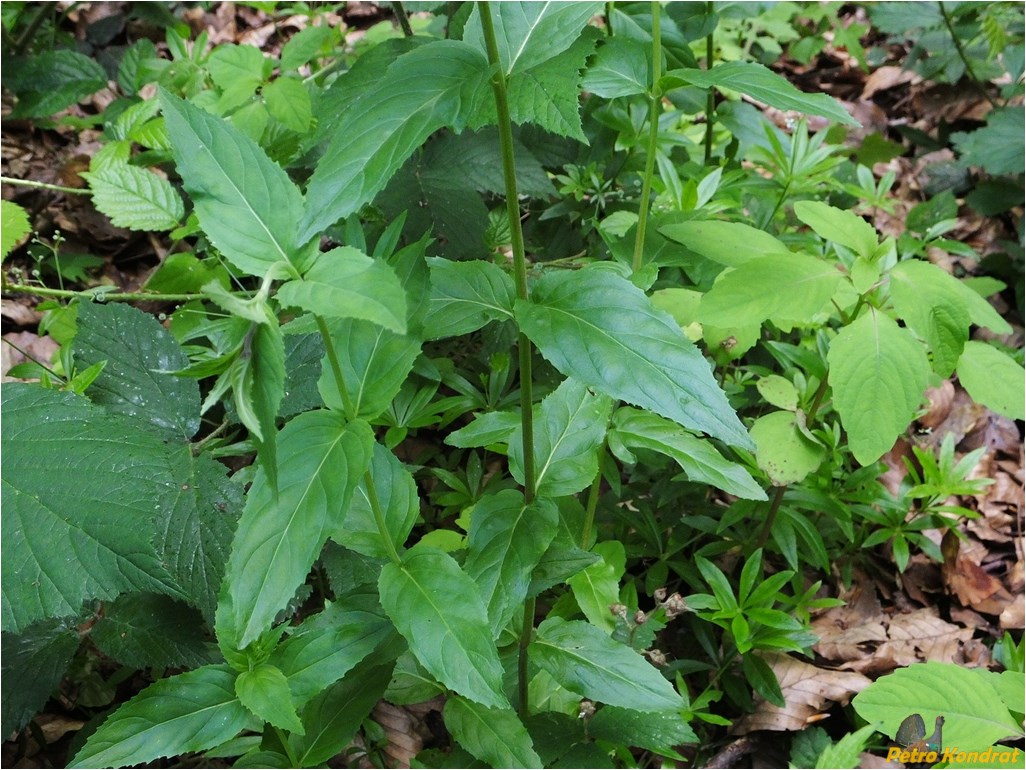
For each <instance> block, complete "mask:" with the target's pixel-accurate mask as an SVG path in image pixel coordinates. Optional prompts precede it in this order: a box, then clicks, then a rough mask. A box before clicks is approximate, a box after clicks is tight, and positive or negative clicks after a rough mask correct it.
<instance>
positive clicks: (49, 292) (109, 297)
mask: <svg viewBox="0 0 1026 770" xmlns="http://www.w3.org/2000/svg"><path fill="white" fill-rule="evenodd" d="M3 291H4V292H17V293H18V294H34V295H35V296H37V297H59V298H62V299H88V300H100V301H103V302H148V301H153V302H191V301H193V300H196V299H206V295H205V294H158V293H156V292H148V291H111V292H103V291H97V290H96V289H85V290H83V291H74V290H72V289H49V288H47V287H45V286H27V285H24V284H17V283H10V284H4V287H3Z"/></svg>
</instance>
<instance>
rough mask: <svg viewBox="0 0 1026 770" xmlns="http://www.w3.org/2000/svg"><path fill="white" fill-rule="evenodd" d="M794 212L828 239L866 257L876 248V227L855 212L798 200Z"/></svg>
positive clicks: (816, 202)
mask: <svg viewBox="0 0 1026 770" xmlns="http://www.w3.org/2000/svg"><path fill="white" fill-rule="evenodd" d="M794 215H795V216H796V217H798V218H799V219H800V220H801V221H802V222H804V223H805V224H807V225H808V226H809V227H811V228H812V229H813V230H815V231H816V234H817V235H818V236H819V237H820V238H823V239H824V240H827V241H833V242H834V243H839V244H841V245H842V246H847V247H848V248H849V249H851V250H852V251H854V252H855V253H856V254H857V255H858V256H860V257H862V258H863V259H870V258H871V257H872V256H873V252H875V251H876V242H877V236H876V230H875V229H874V228H873V226H872V225H871V224H869V222H867V221H866V220H864V219H863V218H862V217H860V216H858V215H857V214H854V213H852V212H851V211H844V210H842V209H838V208H834V207H833V206H830V205H828V204H826V203H822V202H820V201H798V202H797V203H795V204H794Z"/></svg>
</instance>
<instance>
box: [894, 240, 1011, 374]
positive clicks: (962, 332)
mask: <svg viewBox="0 0 1026 770" xmlns="http://www.w3.org/2000/svg"><path fill="white" fill-rule="evenodd" d="M890 278H891V281H890V287H891V300H892V301H893V302H894V310H895V311H896V312H897V314H898V317H899V318H901V319H903V320H904V321H905V323H906V324H907V325H908V326H909V327H910V328H911V329H912V331H914V332H915V333H916V334H917V335H919V337H920V338H922V339H923V340H925V341H926V344H927V345H929V346H930V352H931V353H932V354H933V370H934V371H935V372H936V373H937V374H938V375H940V376H941V377H947V376H949V375H950V374H951V373H952V372H953V371H954V370H955V365H956V364H957V363H958V357H959V356H960V355H962V348H963V347H964V346H965V343H966V341H967V340H968V339H969V325H970V323H971V319H970V317H969V311H968V309H967V307H966V305H967V300H969V301H975V300H981V299H982V298H981V297H979V296H978V295H976V294H975V292H973V291H972V290H971V289H969V287H967V286H964V285H963V284H962V282H961V281H959V280H958V279H957V278H955V277H954V276H952V275H950V274H949V273H946V272H945V271H944V270H942V269H941V268H939V267H937V266H936V265H932V264H930V263H929V262H922V261H920V260H907V261H905V262H902V263H900V264H898V265H897V266H896V267H895V268H894V269H893V270H891V272H890ZM970 294H971V295H973V296H972V297H971V298H970V297H969V296H968V295H970ZM983 304H985V305H987V307H988V308H990V305H989V304H988V303H987V302H986V300H983ZM992 310H993V309H992Z"/></svg>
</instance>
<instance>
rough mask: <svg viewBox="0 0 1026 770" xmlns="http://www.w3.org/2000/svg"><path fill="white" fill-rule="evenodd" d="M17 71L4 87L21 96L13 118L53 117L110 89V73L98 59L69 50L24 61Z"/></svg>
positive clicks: (44, 54)
mask: <svg viewBox="0 0 1026 770" xmlns="http://www.w3.org/2000/svg"><path fill="white" fill-rule="evenodd" d="M16 72H17V75H16V77H15V78H13V81H14V82H12V83H9V84H8V83H7V82H5V84H4V85H5V86H7V87H10V88H12V89H15V90H16V91H17V94H18V103H17V104H16V105H15V107H14V110H12V112H11V117H12V118H41V117H45V116H47V115H53V114H54V113H55V112H60V111H61V110H63V109H64V108H65V107H70V106H71V105H72V104H75V103H76V102H78V101H80V100H81V99H84V98H85V97H87V96H89V95H90V94H94V93H96V92H97V91H99V90H100V89H101V88H105V87H106V86H107V73H106V72H105V71H104V69H103V67H101V66H100V64H99V63H98V62H97V61H96V60H95V59H93V58H91V57H89V56H86V55H84V54H81V53H78V52H77V51H70V50H67V49H61V50H56V51H54V50H51V51H47V52H46V53H43V54H40V55H39V56H33V57H31V58H30V59H27V60H22V61H21V62H19V63H18V65H17V69H16ZM5 80H6V78H5Z"/></svg>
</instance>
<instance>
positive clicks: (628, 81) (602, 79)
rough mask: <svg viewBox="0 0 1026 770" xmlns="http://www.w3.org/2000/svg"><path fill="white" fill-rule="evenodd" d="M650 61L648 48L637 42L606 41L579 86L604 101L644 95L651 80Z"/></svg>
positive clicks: (628, 39)
mask: <svg viewBox="0 0 1026 770" xmlns="http://www.w3.org/2000/svg"><path fill="white" fill-rule="evenodd" d="M650 61H651V60H650V58H649V56H648V49H647V48H646V47H645V46H644V45H642V44H641V43H640V42H638V41H637V40H631V39H630V38H624V37H610V38H606V41H605V42H604V43H603V44H602V47H601V48H599V50H598V53H597V54H596V55H595V58H594V59H592V62H591V64H590V65H589V67H588V70H587V72H585V73H584V81H583V83H582V85H583V87H584V90H586V91H590V92H591V93H593V94H595V95H596V96H601V97H602V98H604V99H615V98H616V97H618V96H634V95H636V94H643V93H646V92H647V91H648V87H649V81H650V80H651V77H652V70H651V64H650Z"/></svg>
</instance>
